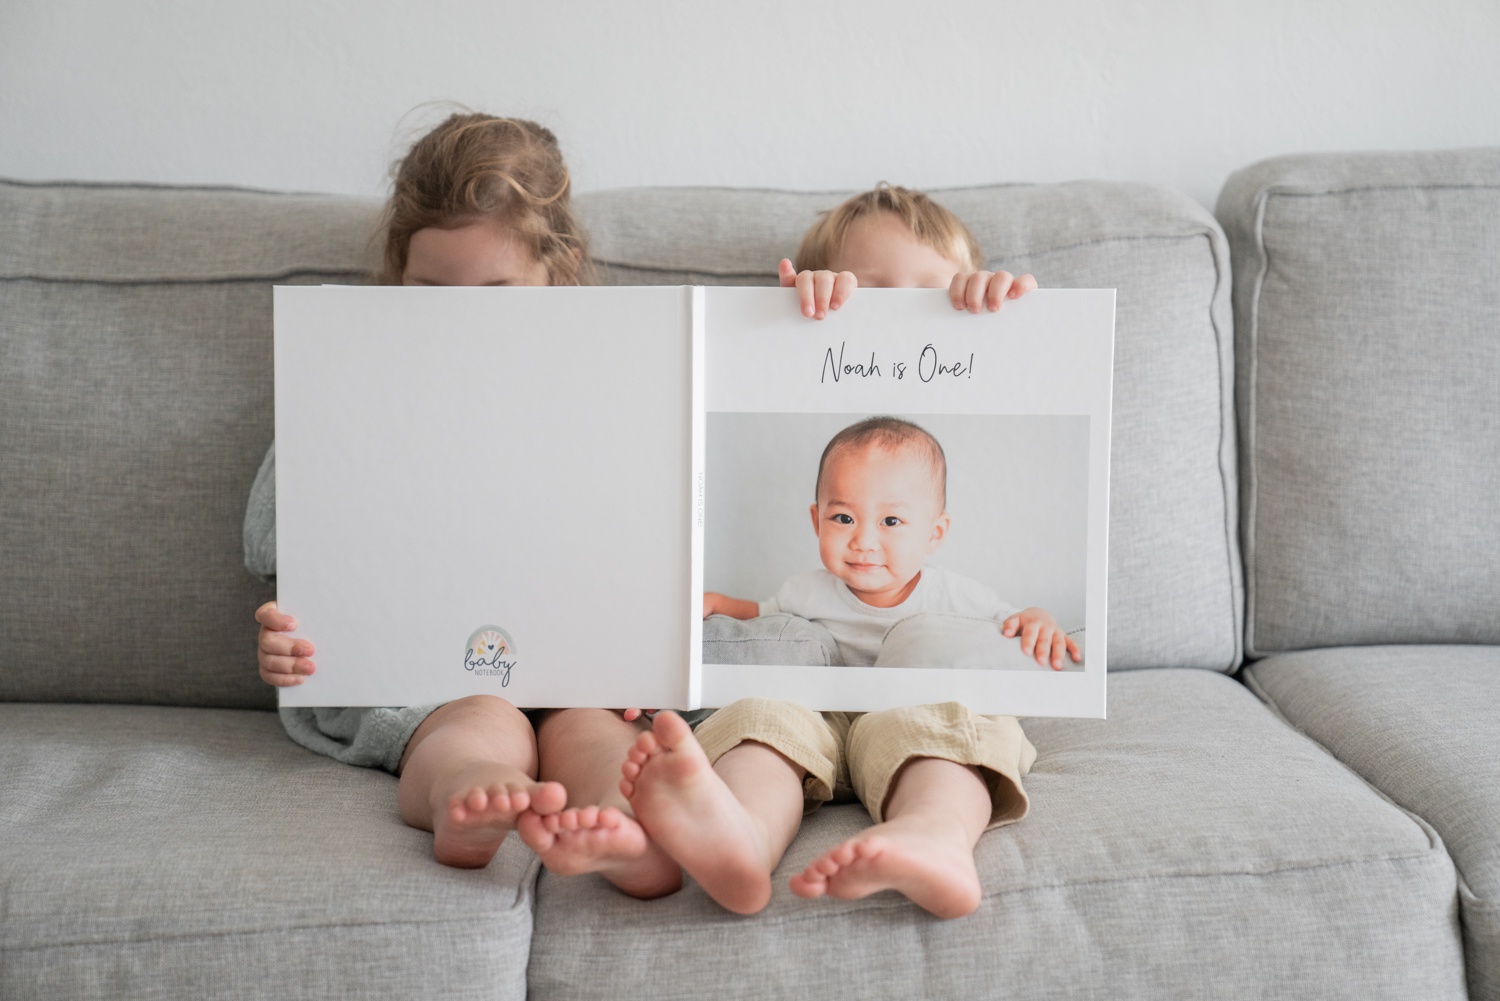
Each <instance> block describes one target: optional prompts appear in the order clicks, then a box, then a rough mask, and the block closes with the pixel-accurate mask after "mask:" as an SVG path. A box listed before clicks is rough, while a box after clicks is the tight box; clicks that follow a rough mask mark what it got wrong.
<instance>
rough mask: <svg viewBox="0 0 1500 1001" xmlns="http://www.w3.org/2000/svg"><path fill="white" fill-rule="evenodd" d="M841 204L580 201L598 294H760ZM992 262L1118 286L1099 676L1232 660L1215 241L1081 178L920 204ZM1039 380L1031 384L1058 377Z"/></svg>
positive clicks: (638, 194) (1227, 444) (1060, 280)
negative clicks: (953, 223) (635, 290)
mask: <svg viewBox="0 0 1500 1001" xmlns="http://www.w3.org/2000/svg"><path fill="white" fill-rule="evenodd" d="M848 194H849V192H824V193H793V192H776V191H745V190H728V189H721V188H657V189H652V188H641V189H634V190H625V191H604V192H594V193H588V194H584V195H580V196H579V198H578V202H579V207H580V211H581V213H582V215H583V217H584V222H585V224H586V226H587V227H588V229H589V232H590V235H591V236H592V238H593V254H594V258H595V261H596V263H597V264H598V265H599V269H600V273H601V278H602V280H604V281H606V282H620V283H639V284H678V283H684V282H686V283H701V284H714V285H730V284H733V285H748V284H755V285H774V284H776V264H777V261H778V260H780V259H781V258H782V257H787V256H791V255H792V254H793V253H794V252H795V251H796V248H797V244H798V242H799V241H800V240H801V237H802V234H803V232H804V231H805V230H806V229H807V227H808V226H810V225H811V224H812V222H813V221H814V220H815V219H816V218H817V214H818V213H819V212H820V211H822V210H825V209H828V208H831V207H832V206H834V205H836V204H838V202H840V201H841V200H843V198H845V197H846V196H847V195H848ZM934 194H935V196H936V197H937V199H938V200H939V201H940V202H942V203H943V204H944V205H946V206H947V207H948V208H950V209H952V210H953V211H954V212H955V213H956V214H957V215H958V216H959V217H960V218H961V219H963V220H964V222H965V223H966V224H967V225H968V226H969V228H970V229H971V230H973V232H974V235H975V237H977V238H978V240H979V243H980V246H981V247H982V248H983V249H984V251H985V252H986V253H987V254H988V255H989V261H990V262H991V266H993V267H1004V268H1006V269H1007V270H1010V271H1013V272H1016V273H1018V274H1019V273H1021V272H1025V271H1030V272H1033V273H1034V274H1035V275H1036V276H1037V280H1038V281H1039V282H1041V283H1042V284H1043V285H1046V286H1052V287H1075V288H1117V289H1118V290H1119V292H1118V295H1117V300H1116V303H1117V306H1116V308H1117V320H1116V340H1115V385H1114V441H1113V448H1112V450H1111V469H1110V532H1109V565H1110V566H1109V661H1110V666H1111V667H1112V668H1131V667H1164V666H1177V667H1206V668H1213V669H1218V670H1232V669H1233V668H1234V667H1235V666H1237V665H1238V663H1239V657H1240V626H1241V607H1242V594H1241V585H1240V565H1239V550H1238V543H1237V538H1236V518H1237V512H1236V504H1237V500H1236V483H1235V452H1234V448H1235V442H1234V424H1233V402H1232V388H1233V386H1232V383H1233V357H1232V356H1233V342H1232V332H1231V328H1230V302H1229V261H1228V248H1227V244H1226V243H1225V241H1224V236H1223V233H1222V232H1221V231H1220V229H1219V227H1218V225H1217V224H1216V223H1215V221H1214V219H1213V218H1212V216H1210V215H1209V213H1208V212H1207V211H1205V210H1204V209H1203V208H1202V207H1201V206H1199V205H1198V204H1197V203H1195V202H1193V201H1192V200H1191V199H1188V198H1187V197H1185V196H1182V195H1179V194H1176V193H1174V192H1171V191H1167V190H1164V189H1161V188H1155V187H1149V186H1145V185H1133V184H1107V183H1097V182H1079V183H1071V184H1043V185H1029V184H1016V185H993V186H988V187H981V188H956V189H949V190H944V191H937V192H934ZM1066 377H1067V374H1066V373H1038V378H1066Z"/></svg>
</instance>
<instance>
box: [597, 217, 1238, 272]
mask: <svg viewBox="0 0 1500 1001" xmlns="http://www.w3.org/2000/svg"><path fill="white" fill-rule="evenodd" d="M1210 232H1211V231H1210V230H1208V229H1207V228H1206V227H1203V226H1201V225H1198V227H1197V228H1196V229H1194V230H1191V231H1182V232H1176V233H1151V234H1146V235H1134V236H1132V235H1127V234H1120V235H1118V236H1105V237H1099V238H1097V239H1093V240H1078V241H1075V242H1073V243H1063V244H1058V245H1056V246H1052V247H1044V248H1042V249H1040V250H1029V251H1027V253H1026V256H1028V257H1038V256H1041V255H1045V254H1060V253H1064V252H1066V251H1069V250H1077V249H1079V248H1081V247H1097V246H1102V245H1103V244H1106V243H1148V242H1173V241H1178V240H1197V239H1198V238H1200V237H1203V236H1206V235H1208V234H1209V233H1210ZM590 259H591V260H592V261H593V262H594V263H595V264H603V265H605V266H607V267H617V268H629V269H630V270H632V271H646V272H650V273H652V274H680V273H687V274H701V275H713V276H714V277H717V278H765V279H767V280H769V279H771V278H774V277H775V272H771V271H743V270H724V271H710V270H707V269H703V268H692V267H676V266H672V265H667V264H632V263H630V262H628V261H620V260H612V259H610V258H608V257H603V256H599V255H593V256H591V258H590ZM997 259H998V258H992V257H987V258H986V259H985V260H986V261H991V260H997ZM1216 284H1217V279H1216Z"/></svg>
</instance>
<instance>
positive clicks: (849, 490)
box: [703, 417, 1081, 670]
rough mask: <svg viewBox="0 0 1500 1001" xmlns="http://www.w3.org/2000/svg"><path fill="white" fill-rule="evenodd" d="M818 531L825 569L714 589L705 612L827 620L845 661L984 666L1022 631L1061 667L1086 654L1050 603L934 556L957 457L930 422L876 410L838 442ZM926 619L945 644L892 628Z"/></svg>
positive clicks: (831, 453)
mask: <svg viewBox="0 0 1500 1001" xmlns="http://www.w3.org/2000/svg"><path fill="white" fill-rule="evenodd" d="M810 513H811V515H812V522H813V531H814V532H815V533H816V534H817V537H818V555H819V557H820V559H821V560H822V563H823V569H821V570H812V571H809V572H808V573H804V574H800V575H798V576H796V577H793V578H791V579H790V580H788V581H787V582H786V583H785V584H783V585H782V586H781V588H780V589H779V590H778V591H777V592H776V594H775V596H773V597H772V598H770V599H768V600H766V601H761V602H755V601H747V600H742V599H736V598H730V597H727V596H725V595H722V594H717V593H713V592H710V593H708V594H706V595H705V596H704V603H703V614H704V616H705V617H706V616H708V615H713V614H722V615H729V616H732V617H734V618H738V619H751V618H755V617H757V616H761V615H771V614H774V613H777V612H786V613H789V614H792V615H796V616H800V617H801V618H804V619H809V620H811V621H813V622H817V623H820V624H821V625H823V626H824V627H826V628H827V629H828V631H829V632H830V633H831V634H832V635H833V638H834V640H835V642H836V643H837V644H838V649H839V655H840V659H841V660H842V661H843V663H844V664H845V665H846V666H851V667H853V666H869V665H875V664H880V665H887V664H889V665H890V666H897V667H918V666H924V667H925V666H930V667H959V666H979V664H977V663H975V662H976V661H983V660H984V658H985V654H986V651H993V650H994V649H995V644H996V641H997V640H998V636H997V631H998V635H1003V636H1005V637H1008V638H1010V637H1019V638H1020V641H1021V647H1022V649H1024V650H1025V651H1026V652H1027V653H1029V654H1031V655H1033V656H1034V657H1035V658H1036V660H1037V663H1039V664H1044V665H1048V666H1050V667H1052V668H1053V669H1054V670H1061V669H1062V668H1063V665H1064V657H1065V656H1066V657H1069V658H1071V659H1072V660H1073V661H1074V662H1077V661H1079V660H1081V655H1080V652H1079V649H1078V646H1077V644H1076V643H1075V642H1074V641H1073V639H1072V638H1070V637H1069V636H1068V635H1067V634H1066V633H1064V632H1063V630H1062V629H1061V628H1059V627H1058V624H1057V622H1056V620H1055V619H1054V618H1053V617H1052V615H1051V614H1050V613H1048V612H1047V611H1046V610H1045V609H1042V608H1027V609H1024V610H1020V611H1018V610H1016V609H1014V608H1012V607H1010V606H1009V605H1006V604H1005V603H1004V602H1002V601H1001V600H1000V599H999V598H998V597H997V596H996V595H995V594H994V593H993V592H992V591H991V590H990V589H989V588H988V587H986V586H985V585H983V584H981V583H979V582H978V581H976V580H973V579H971V578H968V577H965V576H963V575H961V574H957V573H953V572H952V571H949V570H944V569H943V568H941V567H936V566H930V565H928V564H927V563H926V560H927V558H928V557H929V556H931V555H932V554H933V553H934V552H936V551H937V549H938V547H939V546H940V545H942V543H943V540H944V538H946V536H947V534H948V528H949V524H950V519H949V516H948V513H947V459H946V457H945V455H944V454H943V448H942V445H940V444H939V443H938V441H937V439H936V438H934V437H933V436H932V435H931V434H929V433H928V432H927V431H925V430H923V429H922V428H921V427H918V426H917V425H916V424H913V423H912V422H910V421H907V420H903V419H901V418H897V417H871V418H868V419H866V420H863V421H860V422H858V423H857V424H853V425H851V426H850V427H847V428H845V429H844V430H842V431H840V432H839V433H838V434H836V435H834V437H833V439H832V440H831V441H829V442H828V445H827V447H825V448H824V450H823V455H822V458H821V459H820V460H819V463H818V478H817V487H816V500H815V502H814V503H813V504H812V506H811V509H810ZM913 616H922V617H923V624H924V625H926V626H929V627H936V628H925V629H922V630H920V631H918V632H915V633H914V634H913V635H915V636H921V637H923V638H924V639H925V640H928V641H929V642H930V638H931V637H932V636H933V635H934V633H936V634H937V635H941V636H944V638H945V639H946V640H947V642H942V643H940V644H939V646H940V647H941V649H938V650H931V649H929V650H926V651H924V650H922V649H921V644H917V645H913V644H909V643H902V642H900V633H901V631H899V630H898V632H897V633H892V634H891V635H892V644H891V646H889V647H887V646H886V639H887V634H888V633H890V631H891V629H892V627H893V626H896V625H897V623H902V622H906V621H907V620H911V619H912V617H913ZM904 628H905V627H903V629H904Z"/></svg>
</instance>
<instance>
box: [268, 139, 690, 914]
mask: <svg viewBox="0 0 1500 1001" xmlns="http://www.w3.org/2000/svg"><path fill="white" fill-rule="evenodd" d="M382 229H383V233H384V255H383V259H382V262H381V265H380V269H379V271H378V272H377V274H376V276H375V277H376V280H377V281H379V282H381V283H384V284H405V285H549V284H550V285H577V284H581V283H583V282H584V281H586V280H587V279H588V278H589V274H588V271H587V267H588V264H587V256H586V249H585V240H584V235H583V231H582V229H581V227H580V226H579V225H578V222H577V220H576V219H575V218H574V216H573V212H572V209H571V206H570V203H569V178H568V171H567V168H566V166H565V165H564V163H563V160H562V155H561V153H560V151H559V150H558V146H557V140H556V139H555V138H554V137H553V135H552V133H551V132H549V131H547V130H546V129H544V128H542V127H541V126H539V125H536V124H534V123H532V122H527V121H522V120H519V119H506V118H494V117H491V116H488V115H477V114H470V115H453V116H451V117H450V118H448V119H447V120H446V121H444V122H443V123H442V124H440V125H439V126H438V127H437V128H435V129H433V130H432V132H430V133H429V134H428V135H426V136H425V137H423V138H422V139H420V140H419V141H418V142H417V143H416V144H415V145H414V146H413V147H412V149H411V151H410V152H409V153H408V154H407V156H406V157H405V158H404V159H403V160H402V161H401V163H400V164H399V166H398V168H397V172H396V177H395V184H394V189H393V193H392V195H391V198H390V201H389V203H388V204H387V206H386V210H385V214H384V216H383V218H382ZM274 463H275V450H274V446H272V451H271V452H270V453H269V454H268V455H267V457H266V461H265V463H264V464H263V465H262V469H261V474H260V475H259V476H258V477H257V478H256V483H255V487H254V488H253V490H252V496H251V502H250V506H249V509H248V510H247V512H246V531H245V537H246V553H247V556H246V563H247V565H248V566H249V567H250V569H251V570H252V571H253V572H257V573H261V574H262V575H263V576H269V575H272V574H274V573H275V536H274V531H275V511H274V503H275V487H274V480H273V477H274V473H275V465H274ZM255 618H256V621H257V622H259V623H260V625H261V629H260V635H259V653H258V657H259V662H260V674H261V678H262V679H263V680H265V681H266V682H268V683H269V684H272V685H276V686H279V687H285V686H288V685H298V684H301V683H302V682H303V681H305V680H306V678H307V677H308V676H310V675H312V674H313V673H314V671H315V670H316V668H315V666H314V663H313V661H312V659H311V658H312V656H313V653H314V648H313V644H312V643H311V642H310V641H309V640H307V639H306V638H296V639H293V638H292V637H290V636H287V635H286V633H288V632H290V631H294V630H295V629H296V628H297V623H296V620H295V619H294V618H292V617H291V616H290V615H287V614H284V613H283V612H281V611H280V610H279V609H278V608H277V606H276V603H275V602H269V603H267V604H266V605H264V606H262V607H261V608H260V609H259V610H258V611H257V612H256V614H255ZM639 715H640V714H639V711H637V710H627V711H626V712H625V713H623V714H621V713H616V712H610V711H607V710H602V709H600V710H595V709H567V710H553V711H542V712H538V713H533V714H523V713H522V712H521V711H519V710H518V709H516V708H515V707H514V706H512V705H511V704H510V703H508V702H506V701H505V700H504V699H501V698H498V697H495V696H489V695H480V696H471V697H469V698H464V699H459V700H457V701H455V702H450V703H448V704H446V705H441V706H420V707H409V708H400V709H359V708H353V709H283V710H282V711H281V718H282V722H283V724H284V725H285V727H286V730H287V732H288V734H289V735H290V736H291V737H292V738H293V739H294V740H296V741H297V742H298V743H301V744H303V745H304V746H307V747H309V748H311V749H313V750H315V751H319V752H321V753H325V754H329V755H331V756H333V757H336V758H338V759H339V760H342V761H346V762H349V763H352V764H362V765H375V766H380V767H384V768H385V769H386V770H388V771H391V772H393V773H395V774H396V775H398V776H399V777H400V782H399V785H398V789H397V803H398V806H399V809H400V813H401V818H402V819H403V820H404V821H406V823H408V824H410V825H411V826H413V827H418V828H421V829H423V830H430V831H432V832H433V855H434V856H435V857H436V858H437V860H438V861H439V862H442V863H444V864H446V865H453V866H466V867H475V866H483V865H486V864H488V863H489V861H490V859H491V858H492V857H493V856H494V854H495V852H496V851H497V850H498V848H499V846H500V843H501V842H502V840H503V839H504V838H505V836H506V834H507V833H508V832H509V831H510V830H511V829H512V828H513V827H516V826H518V825H520V826H521V827H522V838H523V840H525V841H526V843H527V844H528V845H530V846H531V847H532V848H533V849H534V850H535V851H536V852H537V854H538V855H539V856H540V857H541V859H542V861H543V863H544V864H546V865H547V867H548V868H549V869H552V870H553V871H556V872H561V873H566V874H571V873H578V872H600V873H601V874H602V875H604V876H605V878H607V879H609V880H610V881H612V882H613V883H615V885H617V886H619V887H620V888H621V889H622V890H624V891H625V892H627V893H632V894H634V895H636V896H645V897H649V896H658V895H660V894H662V893H669V892H671V891H672V890H675V889H676V888H677V887H678V886H679V885H680V884H681V878H682V875H681V868H680V867H679V865H678V864H677V863H676V862H674V861H672V860H671V859H669V858H667V857H666V855H665V854H664V853H662V852H661V851H660V850H659V849H657V848H655V846H653V845H652V844H651V843H650V841H649V839H648V838H647V837H646V836H645V833H644V831H643V830H642V829H641V827H640V825H639V824H637V823H636V822H635V821H634V819H632V818H631V817H630V815H629V814H630V805H629V803H628V802H627V801H626V800H625V798H624V797H623V795H622V794H621V793H620V791H619V789H618V775H619V772H618V769H619V767H620V762H621V761H622V760H624V758H625V755H626V751H627V749H628V748H629V747H630V746H631V745H632V744H633V743H634V741H635V739H636V737H637V735H638V734H639V733H640V730H641V728H642V727H643V726H644V722H636V720H637V718H638V717H639ZM533 722H534V723H535V729H533ZM544 817H545V818H547V821H548V824H543V823H542V818H544ZM549 825H550V826H549Z"/></svg>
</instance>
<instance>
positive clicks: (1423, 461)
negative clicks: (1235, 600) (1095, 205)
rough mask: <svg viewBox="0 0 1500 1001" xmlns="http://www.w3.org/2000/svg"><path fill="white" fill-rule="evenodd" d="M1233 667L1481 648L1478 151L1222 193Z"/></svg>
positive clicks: (1482, 312)
mask: <svg viewBox="0 0 1500 1001" xmlns="http://www.w3.org/2000/svg"><path fill="white" fill-rule="evenodd" d="M1218 212H1219V217H1220V219H1221V220H1222V221H1223V223H1224V227H1225V229H1226V230H1227V231H1228V233H1229V236H1230V240H1231V243H1232V246H1233V252H1234V268H1235V321H1236V324H1235V325H1236V336H1237V339H1238V342H1239V360H1238V363H1237V372H1238V378H1239V390H1238V399H1239V407H1240V412H1239V420H1240V434H1241V443H1242V444H1241V475H1240V484H1241V489H1242V491H1243V495H1242V505H1241V506H1242V508H1243V510H1244V512H1245V515H1244V539H1243V545H1244V552H1245V577H1246V589H1247V602H1246V604H1247V618H1248V621H1247V626H1246V635H1247V641H1246V642H1247V648H1248V650H1249V652H1250V653H1251V654H1253V655H1261V654H1268V653H1275V652H1280V651H1288V650H1297V649H1304V648H1309V647H1319V646H1345V645H1356V644H1378V643H1452V642H1483V643H1496V642H1500V616H1497V615H1496V614H1495V609H1496V608H1500V504H1497V503H1496V502H1495V499H1496V497H1497V496H1500V462H1497V461H1496V456H1500V420H1497V418H1496V415H1497V413H1500V404H1497V395H1496V389H1495V387H1496V386H1497V385H1500V266H1497V263H1496V262H1497V261H1500V149H1491V150H1467V151H1456V152H1424V153H1401V154H1323V155H1308V156H1294V157H1284V158H1281V159H1276V160H1269V161H1267V162H1265V163H1260V164H1257V165H1255V166H1252V167H1248V168H1246V169H1244V170H1242V171H1240V172H1239V173H1237V174H1235V175H1234V176H1233V177H1231V178H1230V179H1229V182H1228V184H1227V185H1226V186H1225V188H1224V191H1223V194H1222V195H1221V196H1220V198H1219V206H1218Z"/></svg>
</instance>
